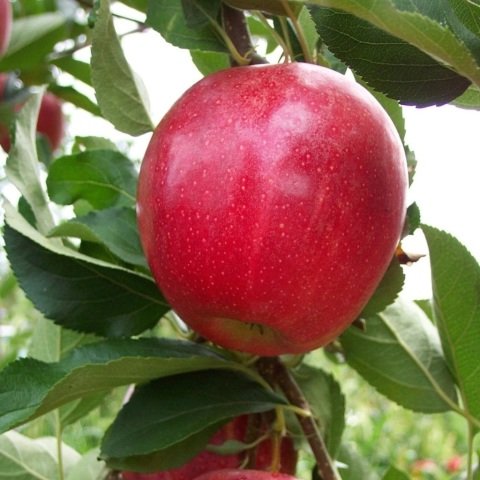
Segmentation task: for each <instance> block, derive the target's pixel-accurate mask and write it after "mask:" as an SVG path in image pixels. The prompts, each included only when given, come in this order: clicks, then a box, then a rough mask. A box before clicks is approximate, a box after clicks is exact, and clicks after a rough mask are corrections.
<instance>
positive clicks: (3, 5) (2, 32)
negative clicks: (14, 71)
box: [0, 0, 12, 57]
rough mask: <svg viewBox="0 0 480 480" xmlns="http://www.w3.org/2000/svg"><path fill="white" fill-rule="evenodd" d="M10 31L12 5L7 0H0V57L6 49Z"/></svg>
mask: <svg viewBox="0 0 480 480" xmlns="http://www.w3.org/2000/svg"><path fill="white" fill-rule="evenodd" d="M11 31H12V5H11V4H10V1H9V0H0V57H1V56H2V55H3V54H4V53H5V52H6V51H7V47H8V42H9V41H10V33H11Z"/></svg>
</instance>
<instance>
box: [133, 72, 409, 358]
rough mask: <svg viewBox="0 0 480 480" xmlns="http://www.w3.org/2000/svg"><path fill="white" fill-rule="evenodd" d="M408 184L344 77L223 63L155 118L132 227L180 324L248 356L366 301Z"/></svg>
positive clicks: (321, 341)
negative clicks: (223, 67)
mask: <svg viewBox="0 0 480 480" xmlns="http://www.w3.org/2000/svg"><path fill="white" fill-rule="evenodd" d="M406 189H407V174H406V162H405V156H404V149H403V146H402V143H401V141H400V139H399V137H398V134H397V132H396V130H395V128H394V126H393V124H392V122H391V120H390V118H389V117H388V115H387V114H386V113H385V111H384V110H383V109H382V107H381V106H380V105H379V103H378V102H377V101H376V100H375V99H374V98H373V97H372V96H371V95H370V94H369V93H368V92H367V91H366V90H365V89H364V88H362V87H361V86H360V85H358V84H357V83H355V82H354V81H353V80H350V79H347V78H346V77H344V76H343V75H340V74H339V73H336V72H334V71H331V70H329V69H326V68H322V67H319V66H315V65H310V64H303V63H292V64H283V65H267V66H266V65H261V66H249V67H239V68H232V69H228V70H224V71H221V72H218V73H215V74H213V75H211V76H209V77H206V78H204V79H202V80H201V81H200V82H198V83H197V84H195V85H194V86H193V87H191V88H190V89H189V90H188V91H187V92H186V93H185V94H184V95H183V96H182V97H181V98H180V99H179V100H178V101H177V102H176V104H175V105H174V106H173V107H172V108H171V110H170V111H169V112H168V113H167V115H166V116H165V117H164V118H163V120H162V121H161V122H160V124H159V125H158V127H157V128H156V130H155V132H154V134H153V137H152V139H151V141H150V144H149V147H148V149H147V152H146V154H145V158H144V161H143V165H142V168H141V172H140V179H139V186H138V221H139V229H140V234H141V239H142V244H143V248H144V251H145V254H146V257H147V259H148V262H149V264H150V267H151V270H152V272H153V275H154V277H155V279H156V281H157V283H158V285H159V287H160V289H161V290H162V291H163V293H164V295H165V297H166V298H167V299H168V301H169V302H170V304H171V306H172V308H173V309H174V310H175V311H176V312H177V313H178V315H179V316H180V317H181V318H182V319H183V320H184V321H185V322H186V323H187V324H188V325H190V327H191V328H192V329H194V330H196V331H197V332H198V333H199V334H200V335H202V336H204V337H206V338H207V339H210V340H211V341H213V342H215V343H217V344H219V345H221V346H224V347H227V348H231V349H237V350H241V351H245V352H250V353H253V354H257V355H278V354H283V353H300V352H306V351H309V350H312V349H314V348H316V347H319V346H322V345H325V344H326V343H328V342H330V341H331V340H332V339H333V338H335V337H336V336H337V335H338V334H339V333H341V332H342V331H343V330H344V329H345V328H346V327H347V326H348V325H349V324H350V323H351V322H352V321H353V320H355V318H356V317H357V316H358V315H359V313H360V312H361V310H362V308H363V307H364V306H365V304H366V303H367V301H368V299H369V298H370V296H371V295H372V293H373V292H374V290H375V288H376V287H377V285H378V283H379V281H380V279H381V278H382V276H383V274H384V272H385V270H386V269H387V266H388V264H389V262H390V260H391V259H392V255H393V253H394V250H395V247H396V245H397V242H398V240H399V235H400V232H401V230H402V225H403V222H404V216H405V196H406Z"/></svg>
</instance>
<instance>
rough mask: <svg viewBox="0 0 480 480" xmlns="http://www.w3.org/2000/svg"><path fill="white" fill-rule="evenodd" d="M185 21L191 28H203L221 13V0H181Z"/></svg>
mask: <svg viewBox="0 0 480 480" xmlns="http://www.w3.org/2000/svg"><path fill="white" fill-rule="evenodd" d="M181 2H182V9H183V16H184V18H185V23H186V25H187V26H188V27H189V28H193V29H196V28H203V27H205V26H208V25H209V24H210V21H211V19H216V18H217V17H218V14H219V13H220V0H181Z"/></svg>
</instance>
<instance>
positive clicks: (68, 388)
mask: <svg viewBox="0 0 480 480" xmlns="http://www.w3.org/2000/svg"><path fill="white" fill-rule="evenodd" d="M212 368H216V369H222V368H225V369H232V370H239V371H243V370H245V369H244V367H243V366H242V365H240V364H237V363H233V362H229V361H228V360H226V359H225V358H224V357H222V356H220V355H219V354H217V353H216V352H215V351H213V350H212V349H210V348H208V347H206V346H203V345H198V344H195V343H191V342H183V341H178V340H168V339H154V338H149V339H146V338H143V339H140V340H133V339H108V340H103V341H99V342H96V343H93V344H89V345H84V346H82V347H79V348H78V349H75V350H73V351H72V352H71V353H70V354H69V355H67V356H66V357H65V358H63V359H62V360H60V361H59V362H56V363H45V362H41V361H39V360H34V359H32V358H25V359H20V360H17V361H15V362H13V363H11V364H10V365H8V366H7V367H6V368H5V369H3V370H2V371H1V372H0V431H2V432H4V431H7V430H9V429H11V428H14V427H16V426H18V425H21V424H23V423H26V422H28V421H30V420H32V419H34V418H37V417H39V416H41V415H43V414H45V413H47V412H50V411H52V410H55V409H56V408H58V407H60V406H62V405H66V404H68V403H69V402H72V401H74V400H78V399H79V398H83V397H85V396H88V395H94V394H96V393H102V392H103V393H105V392H108V391H109V390H111V389H112V388H115V387H118V386H122V385H129V384H131V383H142V382H146V381H148V380H152V379H154V378H159V377H163V376H169V375H175V374H178V373H185V372H193V371H197V370H205V369H212Z"/></svg>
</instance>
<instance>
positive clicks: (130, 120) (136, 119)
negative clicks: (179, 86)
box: [91, 0, 154, 135]
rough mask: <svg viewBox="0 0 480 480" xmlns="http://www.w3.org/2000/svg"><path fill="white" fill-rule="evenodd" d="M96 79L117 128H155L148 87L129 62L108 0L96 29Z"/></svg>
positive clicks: (105, 112) (143, 130) (99, 98)
mask: <svg viewBox="0 0 480 480" xmlns="http://www.w3.org/2000/svg"><path fill="white" fill-rule="evenodd" d="M91 67H92V82H93V86H94V87H95V92H96V95H97V101H98V104H99V106H100V110H101V111H102V114H103V116H104V117H105V118H106V119H107V120H109V121H110V122H111V123H112V124H113V125H114V126H115V128H117V129H118V130H120V131H121V132H125V133H128V134H130V135H141V134H143V133H148V132H151V131H152V130H153V128H154V126H153V123H152V120H151V117H150V113H149V112H148V106H147V105H148V101H147V99H146V93H145V88H144V86H143V84H142V82H141V80H140V78H139V77H137V76H136V75H135V74H134V73H133V72H132V70H131V69H130V65H129V64H128V62H127V60H126V59H125V56H124V54H123V50H122V47H121V44H120V40H119V39H118V37H117V34H116V33H115V28H114V25H113V19H112V16H111V14H110V4H109V1H108V0H100V8H99V10H98V16H97V19H96V23H95V28H94V29H93V33H92V60H91Z"/></svg>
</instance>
